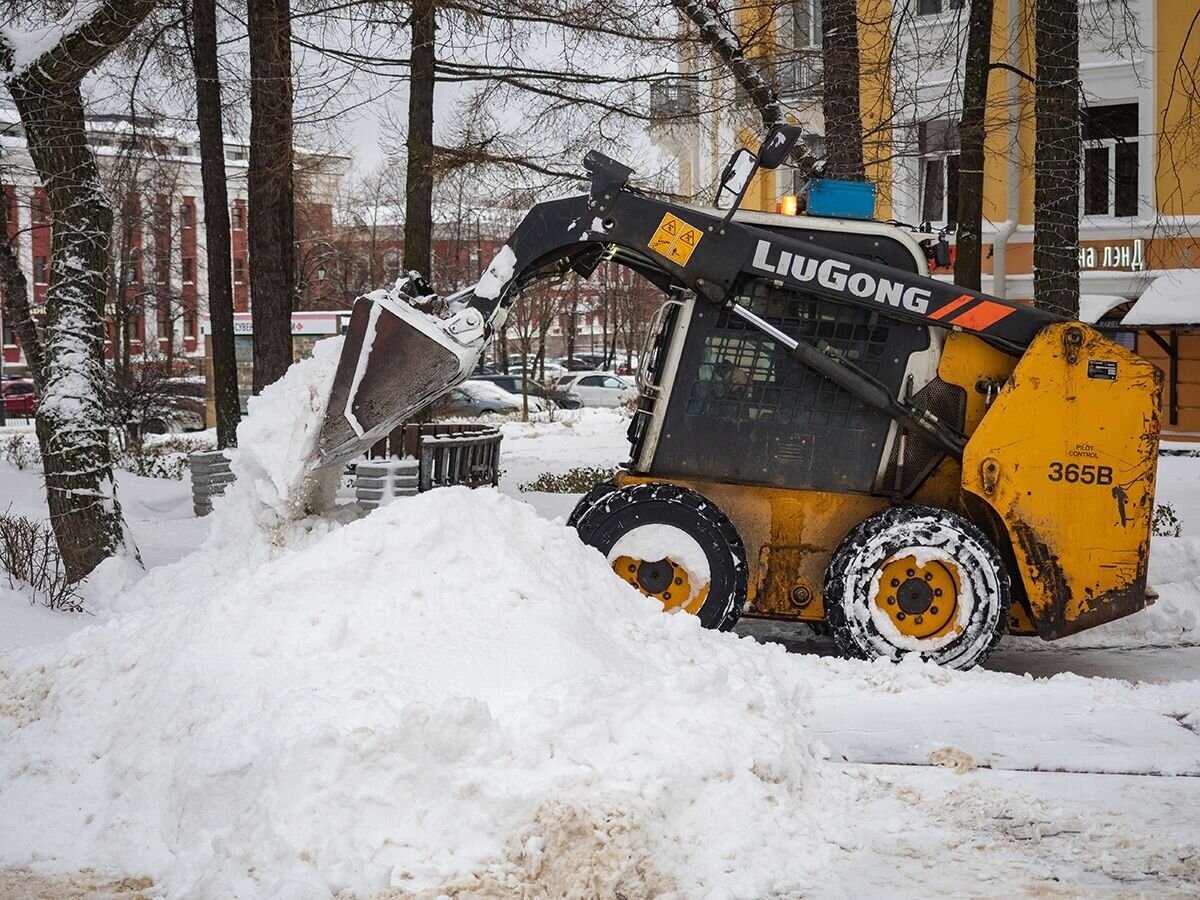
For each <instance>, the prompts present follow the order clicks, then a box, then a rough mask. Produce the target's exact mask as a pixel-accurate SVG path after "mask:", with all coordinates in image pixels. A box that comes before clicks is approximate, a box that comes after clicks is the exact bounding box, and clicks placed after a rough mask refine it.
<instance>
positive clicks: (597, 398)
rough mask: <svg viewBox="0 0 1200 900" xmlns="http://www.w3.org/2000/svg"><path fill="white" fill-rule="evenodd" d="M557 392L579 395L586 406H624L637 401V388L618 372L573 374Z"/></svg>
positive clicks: (563, 380)
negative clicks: (631, 401)
mask: <svg viewBox="0 0 1200 900" xmlns="http://www.w3.org/2000/svg"><path fill="white" fill-rule="evenodd" d="M555 390H556V391H559V392H561V393H571V394H576V395H578V397H579V399H580V400H582V401H583V405H584V406H622V405H623V404H625V403H628V402H629V401H630V400H635V399H637V388H636V387H634V386H633V385H632V384H631V383H630V382H629V381H627V380H626V379H624V378H622V377H621V376H620V375H618V374H617V373H616V372H571V373H570V374H568V375H564V376H562V377H561V378H559V379H558V384H557V385H555Z"/></svg>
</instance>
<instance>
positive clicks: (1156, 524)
mask: <svg viewBox="0 0 1200 900" xmlns="http://www.w3.org/2000/svg"><path fill="white" fill-rule="evenodd" d="M1150 533H1151V534H1153V535H1154V536H1155V537H1180V536H1181V535H1182V533H1183V523H1182V522H1180V521H1179V516H1177V515H1175V507H1173V506H1172V505H1171V504H1170V503H1156V504H1155V506H1154V516H1153V518H1151V519H1150Z"/></svg>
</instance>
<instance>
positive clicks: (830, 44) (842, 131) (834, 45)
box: [820, 0, 867, 181]
mask: <svg viewBox="0 0 1200 900" xmlns="http://www.w3.org/2000/svg"><path fill="white" fill-rule="evenodd" d="M820 3H821V21H822V26H823V28H824V32H823V34H822V36H821V57H822V61H823V63H824V68H825V78H824V89H823V91H822V93H821V104H822V107H823V109H824V112H825V174H826V175H827V176H829V177H830V178H842V179H845V180H847V181H864V180H865V179H866V177H867V174H866V169H865V168H864V165H863V133H862V109H861V107H860V105H859V95H858V94H859V91H858V87H859V85H858V80H859V76H860V65H859V54H858V4H857V2H856V0H820Z"/></svg>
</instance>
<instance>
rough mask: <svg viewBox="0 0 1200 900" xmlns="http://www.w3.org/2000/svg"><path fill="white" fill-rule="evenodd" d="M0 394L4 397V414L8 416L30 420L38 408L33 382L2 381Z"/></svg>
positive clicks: (0, 382)
mask: <svg viewBox="0 0 1200 900" xmlns="http://www.w3.org/2000/svg"><path fill="white" fill-rule="evenodd" d="M0 394H2V395H3V396H4V413H5V415H7V416H24V417H26V418H28V417H29V416H32V415H33V411H34V410H35V409H36V408H37V398H36V397H34V395H33V382H32V381H16V380H13V381H9V380H7V379H6V380H4V381H0Z"/></svg>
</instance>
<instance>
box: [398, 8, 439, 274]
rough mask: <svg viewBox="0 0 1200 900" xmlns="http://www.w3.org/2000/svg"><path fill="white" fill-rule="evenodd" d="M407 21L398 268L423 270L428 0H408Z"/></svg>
mask: <svg viewBox="0 0 1200 900" xmlns="http://www.w3.org/2000/svg"><path fill="white" fill-rule="evenodd" d="M411 21H412V52H411V53H410V54H409V58H410V59H411V61H412V64H411V66H410V68H409V84H408V192H407V197H406V199H405V203H404V268H405V269H407V270H409V271H417V272H422V273H428V272H429V271H430V254H431V252H432V251H431V248H432V243H433V87H434V81H435V78H436V70H437V45H436V43H435V41H436V39H437V6H436V5H435V3H434V0H413V4H412V20H411Z"/></svg>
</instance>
